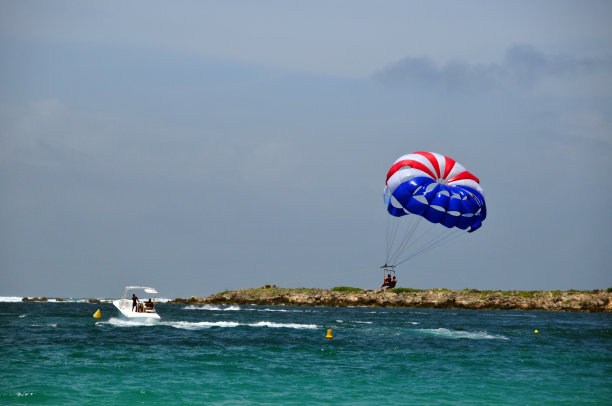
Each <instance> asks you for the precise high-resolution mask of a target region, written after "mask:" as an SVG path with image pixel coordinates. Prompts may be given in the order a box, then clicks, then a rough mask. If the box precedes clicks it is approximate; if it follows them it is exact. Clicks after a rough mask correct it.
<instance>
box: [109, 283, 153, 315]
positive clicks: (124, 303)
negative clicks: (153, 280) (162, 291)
mask: <svg viewBox="0 0 612 406" xmlns="http://www.w3.org/2000/svg"><path fill="white" fill-rule="evenodd" d="M132 295H135V296H136V298H137V299H138V300H137V301H136V306H134V300H133V298H132V297H133V296H132ZM156 296H157V290H155V288H150V287H148V286H126V287H125V289H123V296H121V299H117V300H113V304H114V305H115V307H116V308H117V310H119V317H121V318H122V319H124V320H130V321H144V322H146V321H158V320H161V317H159V314H157V312H156V311H155V306H154V302H155V298H156ZM141 297H142V299H141ZM145 297H148V298H149V300H148V301H145V300H144V298H145Z"/></svg>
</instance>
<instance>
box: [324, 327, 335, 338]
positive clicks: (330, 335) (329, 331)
mask: <svg viewBox="0 0 612 406" xmlns="http://www.w3.org/2000/svg"><path fill="white" fill-rule="evenodd" d="M325 338H327V339H328V340H331V339H332V338H334V336H333V335H332V329H331V328H330V329H327V335H326V336H325Z"/></svg>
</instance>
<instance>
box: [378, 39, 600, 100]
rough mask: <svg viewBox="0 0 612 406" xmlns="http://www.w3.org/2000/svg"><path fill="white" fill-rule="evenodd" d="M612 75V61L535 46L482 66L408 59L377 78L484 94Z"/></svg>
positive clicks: (514, 50)
mask: <svg viewBox="0 0 612 406" xmlns="http://www.w3.org/2000/svg"><path fill="white" fill-rule="evenodd" d="M611 71H612V58H611V57H605V58H575V57H572V56H568V55H547V54H545V53H542V52H540V51H538V50H537V49H536V48H535V47H533V46H531V45H515V46H513V47H511V48H509V49H508V50H507V51H506V55H505V57H504V59H503V61H502V62H501V63H492V64H481V65H478V64H470V63H469V62H465V61H461V60H451V61H449V62H448V63H446V64H444V65H441V66H439V65H437V64H436V63H435V62H434V61H433V60H432V59H431V58H428V57H426V56H424V57H406V58H404V59H402V60H400V61H398V62H395V63H392V64H390V65H388V66H387V67H385V68H383V69H381V70H380V71H378V72H376V73H375V74H374V75H373V76H374V78H375V79H376V80H378V81H380V82H382V83H385V84H414V85H420V86H422V87H427V88H431V87H434V88H443V89H448V90H458V91H482V90H493V89H509V88H514V87H517V86H518V87H520V88H523V89H532V88H534V87H535V86H537V85H538V84H539V83H540V82H541V81H542V80H544V79H547V78H557V77H563V76H574V77H575V76H579V75H580V76H581V75H586V74H590V73H600V72H608V73H609V72H611Z"/></svg>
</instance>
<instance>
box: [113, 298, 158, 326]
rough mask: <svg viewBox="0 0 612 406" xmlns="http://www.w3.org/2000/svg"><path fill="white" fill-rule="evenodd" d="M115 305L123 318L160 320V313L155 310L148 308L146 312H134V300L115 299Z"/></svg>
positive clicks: (146, 320) (142, 320)
mask: <svg viewBox="0 0 612 406" xmlns="http://www.w3.org/2000/svg"><path fill="white" fill-rule="evenodd" d="M113 305H114V306H115V307H116V308H117V310H118V312H117V313H118V315H119V317H120V318H121V319H123V320H129V321H141V322H150V321H159V320H161V317H159V314H157V313H156V312H155V310H148V311H144V312H134V311H132V301H131V300H127V299H118V300H115V301H113Z"/></svg>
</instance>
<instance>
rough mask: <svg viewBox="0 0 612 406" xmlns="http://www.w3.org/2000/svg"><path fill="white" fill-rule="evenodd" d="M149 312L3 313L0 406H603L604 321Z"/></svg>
mask: <svg viewBox="0 0 612 406" xmlns="http://www.w3.org/2000/svg"><path fill="white" fill-rule="evenodd" d="M98 308H100V309H101V311H102V319H100V320H96V319H94V318H92V314H93V313H94V312H95V311H96V309H98ZM157 310H158V313H159V314H160V315H161V317H162V321H161V322H159V323H157V324H150V325H149V324H134V323H129V322H124V321H120V320H119V319H118V318H117V316H116V312H115V310H114V308H113V306H112V305H111V304H89V303H74V302H73V303H65V302H61V303H60V302H58V303H21V302H2V303H0V360H1V361H0V362H1V363H2V368H0V404H2V405H7V404H9V405H10V404H45V405H47V404H48V405H71V404H74V405H77V404H78V405H83V404H85V405H87V404H90V405H128V404H145V405H162V404H163V405H166V404H204V405H206V404H211V405H217V404H219V405H236V404H240V405H242V404H246V405H249V404H251V405H317V404H334V405H395V404H397V405H432V404H433V405H611V404H612V314H601V313H556V312H534V311H487V310H452V309H383V308H363V307H357V308H334V307H276V306H189V305H178V304H158V305H157ZM327 329H332V332H333V336H334V338H333V339H331V340H328V339H326V338H325V335H326V332H327ZM536 329H537V330H538V333H535V332H534V330H536Z"/></svg>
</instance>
